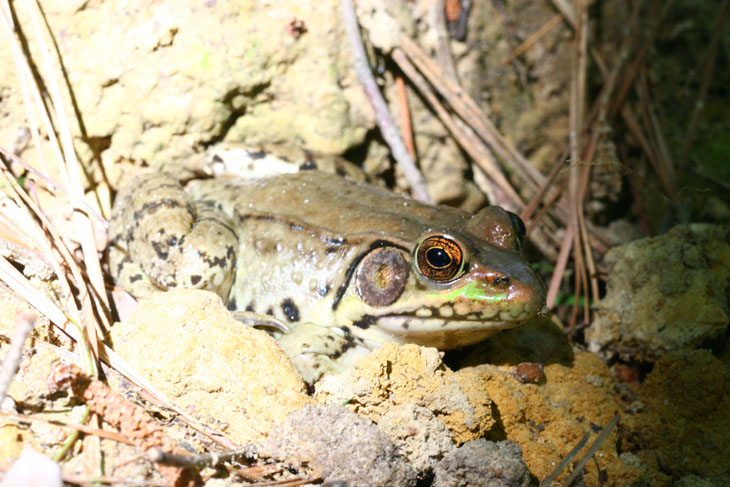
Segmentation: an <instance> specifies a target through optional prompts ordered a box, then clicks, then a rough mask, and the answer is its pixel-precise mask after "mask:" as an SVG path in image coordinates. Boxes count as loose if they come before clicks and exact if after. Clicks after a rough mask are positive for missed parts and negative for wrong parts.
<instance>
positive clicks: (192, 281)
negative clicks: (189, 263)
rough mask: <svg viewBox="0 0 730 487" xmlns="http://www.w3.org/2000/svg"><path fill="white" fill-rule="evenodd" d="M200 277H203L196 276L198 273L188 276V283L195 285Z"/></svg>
mask: <svg viewBox="0 0 730 487" xmlns="http://www.w3.org/2000/svg"><path fill="white" fill-rule="evenodd" d="M201 279H203V278H202V277H200V276H198V275H193V276H190V284H192V285H193V286H195V285H197V284H198V283H199V282H200V281H201Z"/></svg>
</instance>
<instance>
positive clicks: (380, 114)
mask: <svg viewBox="0 0 730 487" xmlns="http://www.w3.org/2000/svg"><path fill="white" fill-rule="evenodd" d="M340 5H341V6H342V19H343V21H344V24H345V31H346V32H347V37H349V38H350V44H351V46H352V51H353V55H354V57H355V60H354V64H355V72H356V73H357V77H358V79H360V83H362V85H363V88H364V89H365V94H366V95H367V97H368V100H369V101H370V104H371V105H372V107H373V110H374V111H375V119H376V121H377V123H378V127H380V132H381V134H382V135H383V138H384V139H385V141H386V142H387V144H388V146H389V147H390V150H391V152H392V154H393V157H394V158H395V160H396V161H397V163H398V166H399V167H400V169H401V170H402V171H403V174H404V176H405V177H406V179H407V180H408V184H410V186H411V191H412V192H413V196H414V197H415V198H416V199H419V200H421V201H426V202H431V201H432V200H431V197H430V196H429V195H428V190H427V188H426V181H425V180H424V179H423V175H422V174H421V173H420V171H419V170H418V167H416V163H415V162H414V161H413V159H412V158H411V156H410V154H409V153H408V150H407V149H406V146H405V144H404V143H403V139H401V138H400V136H399V135H398V129H397V128H396V126H395V122H394V121H393V117H392V116H391V115H390V111H389V110H388V105H387V104H386V103H385V99H384V98H383V95H382V94H381V93H380V89H379V88H378V85H377V83H376V82H375V78H374V77H373V73H372V71H371V70H370V65H369V64H368V58H367V55H366V54H365V48H364V47H363V44H362V37H361V36H360V26H359V24H358V22H357V16H356V15H355V6H354V5H353V4H352V0H340Z"/></svg>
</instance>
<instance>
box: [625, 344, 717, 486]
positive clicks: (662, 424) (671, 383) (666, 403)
mask: <svg viewBox="0 0 730 487" xmlns="http://www.w3.org/2000/svg"><path fill="white" fill-rule="evenodd" d="M638 400H639V401H641V403H642V404H643V406H644V407H643V408H641V410H640V411H638V412H637V413H636V414H634V415H630V416H627V417H626V418H625V427H624V435H623V436H624V445H625V448H628V449H632V450H639V452H640V455H639V456H641V457H643V458H648V459H653V460H654V461H656V462H657V463H658V464H659V465H661V466H662V468H663V469H664V470H665V471H667V472H668V473H670V474H671V475H672V476H673V477H674V478H679V477H682V476H686V475H690V474H693V473H694V474H697V473H699V474H702V475H703V476H708V477H720V476H726V477H730V463H729V462H728V451H727V448H728V445H730V414H728V411H730V368H728V367H727V366H726V365H725V364H723V363H722V361H720V360H719V359H718V358H716V357H714V356H713V355H712V353H711V352H710V351H709V350H693V351H688V352H681V353H670V354H667V355H665V356H664V357H662V358H661V359H659V361H657V362H656V363H655V364H654V368H653V369H652V371H651V373H650V374H649V376H648V377H647V378H646V381H645V382H644V384H643V385H642V387H640V388H639V390H638Z"/></svg>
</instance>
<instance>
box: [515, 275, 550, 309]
mask: <svg viewBox="0 0 730 487" xmlns="http://www.w3.org/2000/svg"><path fill="white" fill-rule="evenodd" d="M509 294H510V296H511V302H512V304H513V308H514V313H513V314H514V315H515V318H516V319H517V320H519V321H522V320H528V319H530V318H533V317H534V316H536V315H538V314H539V313H541V312H543V311H544V309H545V300H546V292H545V285H544V284H543V283H542V279H540V277H539V276H538V275H537V274H535V273H534V272H533V273H532V276H530V277H529V278H527V279H519V280H518V279H512V280H511V282H510V293H509Z"/></svg>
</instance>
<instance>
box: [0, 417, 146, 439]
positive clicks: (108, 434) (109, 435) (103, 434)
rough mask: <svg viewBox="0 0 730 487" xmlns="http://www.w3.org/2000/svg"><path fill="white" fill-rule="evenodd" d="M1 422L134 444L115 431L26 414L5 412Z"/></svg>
mask: <svg viewBox="0 0 730 487" xmlns="http://www.w3.org/2000/svg"><path fill="white" fill-rule="evenodd" d="M0 420H7V421H16V422H18V423H45V424H50V425H53V426H60V427H61V428H69V429H73V430H77V431H80V432H82V433H86V434H89V435H96V436H98V437H100V438H106V439H108V440H113V441H118V442H120V443H125V444H127V445H131V444H132V442H131V441H129V440H128V439H127V438H125V437H124V436H122V435H120V434H119V433H115V432H113V431H107V430H102V429H99V428H89V427H88V426H84V425H82V424H70V423H63V422H61V421H54V420H52V419H44V418H38V417H36V416H29V415H26V414H15V413H5V412H0Z"/></svg>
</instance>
